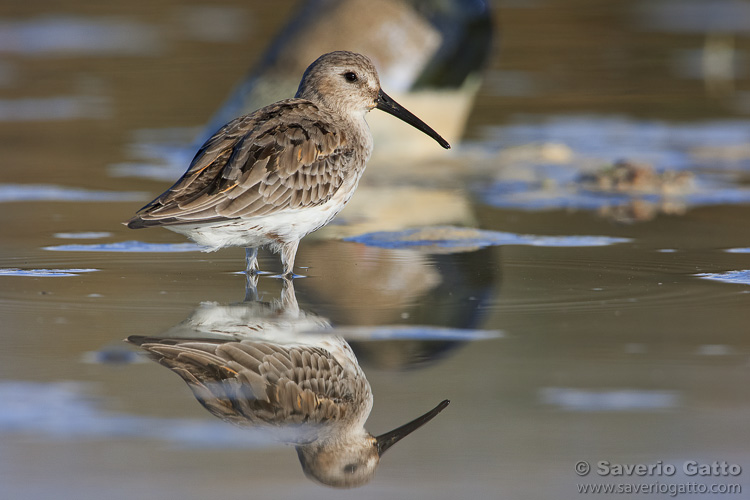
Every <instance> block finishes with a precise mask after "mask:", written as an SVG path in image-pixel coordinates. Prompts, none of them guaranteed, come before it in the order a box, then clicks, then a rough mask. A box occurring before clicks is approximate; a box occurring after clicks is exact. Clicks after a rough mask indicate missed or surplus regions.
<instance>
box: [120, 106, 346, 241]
mask: <svg viewBox="0 0 750 500" xmlns="http://www.w3.org/2000/svg"><path fill="white" fill-rule="evenodd" d="M353 157H354V150H353V147H352V145H351V144H349V142H348V141H347V137H346V135H345V133H344V132H343V131H342V130H340V129H338V128H337V127H334V126H333V125H332V124H331V116H330V114H328V113H326V112H323V111H321V110H320V109H319V108H318V107H317V106H315V105H314V104H313V103H311V102H310V101H305V100H302V99H289V100H286V101H280V102H278V103H275V104H272V105H270V106H267V107H265V108H262V109H260V110H258V111H256V112H255V113H252V114H250V115H245V116H242V117H240V118H237V119H235V120H233V121H231V122H229V123H228V124H227V125H225V126H224V127H222V128H221V130H219V131H218V132H217V133H216V134H215V135H214V136H213V137H211V138H210V139H209V140H208V141H206V143H205V144H204V145H203V146H202V147H201V149H200V150H199V151H198V153H197V154H196V155H195V158H194V159H193V161H192V163H191V164H190V168H188V170H187V172H185V174H184V175H183V176H182V177H181V178H180V180H178V181H177V182H176V183H175V184H174V185H173V186H172V187H171V188H169V189H168V190H167V191H166V192H164V193H163V194H162V195H161V196H159V197H158V198H156V199H155V200H154V201H152V202H151V203H149V204H148V205H146V206H145V207H143V208H142V209H141V210H140V211H139V212H138V214H137V215H136V216H135V217H133V218H132V219H131V220H130V221H129V222H128V227H131V228H134V229H135V228H141V227H149V226H160V225H167V224H186V223H194V222H213V221H221V220H227V219H234V218H238V217H252V216H260V215H268V214H271V213H274V212H277V211H279V210H285V209H294V208H302V207H307V206H313V205H319V204H322V203H325V202H326V201H328V200H329V199H330V198H331V197H332V196H333V195H334V193H335V192H336V191H337V190H338V189H339V188H340V187H341V185H342V184H343V182H344V178H345V176H346V174H347V172H348V170H349V168H351V167H350V166H351V165H352V160H353Z"/></svg>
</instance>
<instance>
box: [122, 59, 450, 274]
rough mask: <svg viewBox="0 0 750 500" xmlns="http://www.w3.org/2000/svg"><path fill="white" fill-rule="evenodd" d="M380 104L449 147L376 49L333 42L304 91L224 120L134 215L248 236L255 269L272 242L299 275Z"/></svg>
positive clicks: (135, 223)
mask: <svg viewBox="0 0 750 500" xmlns="http://www.w3.org/2000/svg"><path fill="white" fill-rule="evenodd" d="M351 75H354V76H351ZM376 107H378V108H380V109H383V110H384V111H386V112H388V113H391V114H393V115H394V116H397V117H399V118H401V119H403V120H404V121H406V122H407V123H410V124H412V125H414V126H415V127H417V128H418V129H420V130H422V131H423V132H425V133H427V134H428V135H430V136H432V137H433V138H435V140H437V141H438V142H439V143H440V144H441V145H442V146H443V147H449V146H448V144H447V142H445V141H444V140H443V139H442V138H441V137H440V136H439V135H438V134H437V133H436V132H434V131H433V130H432V129H430V128H429V127H427V125H425V124H424V123H422V122H421V121H420V120H419V119H418V118H416V117H415V116H414V115H411V113H409V112H408V111H406V110H404V109H403V108H401V107H400V106H399V105H398V104H396V103H395V102H394V101H393V100H391V99H390V98H389V97H388V96H387V95H386V94H384V93H383V92H382V90H381V89H380V81H379V79H378V75H377V71H376V70H375V67H374V65H373V64H372V62H371V61H370V60H369V59H368V58H367V57H365V56H362V55H360V54H355V53H352V52H343V51H339V52H332V53H329V54H325V55H323V56H321V57H320V58H318V60H316V61H315V62H314V63H313V64H311V65H310V67H308V69H307V70H306V71H305V74H304V75H303V77H302V81H301V83H300V87H299V90H298V91H297V95H296V97H295V98H293V99H287V100H284V101H279V102H277V103H274V104H271V105H269V106H266V107H264V108H261V109H259V110H258V111H255V112H254V113H251V114H249V115H245V116H242V117H239V118H236V119H235V120H232V121H231V122H229V123H228V124H226V125H225V126H224V127H222V128H221V129H220V130H219V131H218V132H217V133H216V134H214V136H213V137H211V138H210V139H209V140H208V141H207V142H206V143H205V144H204V145H203V146H202V147H201V148H200V150H199V151H198V153H197V154H196V155H195V158H194V159H193V161H192V163H191V164H190V167H189V168H188V170H187V172H185V174H184V175H183V176H182V178H180V179H179V180H178V181H177V182H176V183H175V184H174V185H173V186H172V187H171V188H169V189H168V190H167V191H165V192H164V193H163V194H162V195H161V196H159V197H158V198H156V199H155V200H153V201H152V202H151V203H149V204H148V205H146V206H145V207H143V208H142V209H141V210H140V211H139V212H138V213H137V214H136V216H135V217H133V218H132V219H131V220H130V221H128V223H127V225H128V227H130V228H133V229H139V228H144V227H152V226H164V227H166V228H168V229H171V230H173V231H176V232H179V233H182V234H185V235H186V236H188V237H189V238H190V239H192V240H193V241H195V242H196V243H198V244H199V245H201V246H203V247H204V248H205V249H206V250H207V251H212V250H217V249H219V248H223V247H227V246H244V247H246V248H248V249H250V250H249V251H248V254H247V255H248V263H247V270H248V271H249V272H253V271H255V270H256V269H257V265H256V262H255V250H254V249H257V248H258V247H260V246H270V247H271V248H272V249H273V250H274V251H277V252H278V251H281V252H282V262H283V265H284V274H287V275H291V274H293V266H294V259H295V255H296V251H297V246H298V244H299V241H300V240H301V239H302V238H303V237H304V236H306V235H307V234H309V233H311V232H312V231H315V230H317V229H319V228H320V227H322V226H324V225H326V224H328V223H329V222H330V221H331V220H332V219H333V218H334V217H335V216H336V214H338V212H339V211H341V209H343V207H344V206H345V205H346V203H347V202H348V201H349V199H350V198H351V196H352V194H353V193H354V190H355V189H356V188H357V184H358V182H359V179H360V177H361V175H362V173H363V172H364V169H365V165H366V163H367V161H368V159H369V158H370V154H371V153H372V147H373V145H372V137H371V135H370V132H369V128H368V127H367V123H366V122H365V119H364V117H365V114H366V113H367V112H368V111H370V110H371V109H373V108H376Z"/></svg>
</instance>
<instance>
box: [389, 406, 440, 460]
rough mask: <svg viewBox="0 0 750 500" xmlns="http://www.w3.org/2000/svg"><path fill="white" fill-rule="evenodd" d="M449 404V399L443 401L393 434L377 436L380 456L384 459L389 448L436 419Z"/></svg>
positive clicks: (394, 430)
mask: <svg viewBox="0 0 750 500" xmlns="http://www.w3.org/2000/svg"><path fill="white" fill-rule="evenodd" d="M448 404H450V401H448V400H447V399H446V400H444V401H441V402H440V404H439V405H437V406H436V407H435V408H433V409H432V410H430V411H428V412H427V413H425V414H424V415H422V416H421V417H418V418H415V419H414V420H412V421H411V422H409V423H408V424H404V425H402V426H401V427H399V428H397V429H393V430H392V431H391V432H386V433H385V434H382V435H380V436H377V437H376V438H375V443H376V446H377V448H378V455H379V456H381V457H382V456H383V453H385V452H386V450H387V449H388V448H390V447H391V446H393V445H394V444H396V443H398V442H399V441H401V440H402V439H403V438H405V437H406V436H408V435H409V434H411V433H412V432H414V431H416V430H417V429H419V428H420V427H422V426H423V425H424V424H426V423H427V422H429V421H430V420H432V419H433V418H435V416H436V415H437V414H438V413H440V412H441V411H443V410H444V409H445V407H446V406H448Z"/></svg>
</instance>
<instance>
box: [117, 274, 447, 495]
mask: <svg viewBox="0 0 750 500" xmlns="http://www.w3.org/2000/svg"><path fill="white" fill-rule="evenodd" d="M328 328H330V325H329V324H328V323H327V321H326V320H325V319H324V318H317V317H316V316H315V315H313V314H311V313H305V312H303V311H301V310H300V309H299V307H298V305H297V301H296V296H295V294H294V288H293V285H292V281H291V280H285V281H284V288H283V290H282V296H281V300H280V301H273V302H271V303H265V302H260V301H257V300H255V301H247V302H243V303H241V304H235V305H233V306H220V305H218V304H210V303H206V304H202V305H201V308H200V312H197V313H196V314H194V315H193V316H191V318H190V319H189V320H187V321H185V322H183V323H181V324H180V325H179V327H177V328H173V329H171V330H169V331H168V332H167V333H166V335H165V336H162V337H142V336H132V337H129V338H128V339H127V340H128V341H129V342H131V343H133V344H136V345H138V346H140V347H141V348H142V349H144V350H145V351H146V352H147V353H148V355H149V356H150V357H151V358H152V359H154V360H155V361H157V362H158V363H160V364H161V365H163V366H166V367H167V368H169V369H170V370H172V371H173V372H175V373H176V374H178V375H179V376H180V377H182V379H183V380H184V381H185V382H186V383H187V384H188V386H189V387H190V389H191V390H192V391H193V394H194V395H195V397H196V399H197V400H198V401H199V402H200V403H201V404H202V405H203V406H204V407H205V408H206V409H207V410H208V411H209V412H211V413H212V414H213V415H215V416H217V417H219V418H220V419H222V420H224V421H226V422H229V423H232V424H235V425H238V426H241V427H245V428H248V427H249V428H256V429H263V431H264V433H266V434H268V435H270V436H273V437H274V438H275V439H277V440H279V441H282V442H285V443H290V444H294V445H295V447H296V449H297V456H298V458H299V460H300V463H301V464H302V469H303V471H304V472H305V474H306V475H307V476H308V477H309V478H310V479H313V480H314V481H317V482H319V483H322V484H325V485H327V486H334V487H342V488H351V487H355V486H361V485H363V484H365V483H367V482H368V481H370V480H371V479H372V478H373V476H374V475H375V471H376V469H377V466H378V463H379V462H380V457H381V456H382V455H383V453H385V451H386V450H388V449H389V448H390V447H392V446H393V445H394V444H396V443H397V442H398V441H399V440H401V439H402V438H403V437H405V436H407V435H408V434H410V433H411V432H413V431H415V430H416V429H418V428H419V427H421V426H422V425H424V424H425V423H427V422H428V421H429V420H431V419H432V418H433V417H435V416H436V415H437V414H438V413H440V412H441V411H442V410H443V409H444V408H445V407H446V406H448V401H447V400H446V401H443V402H441V403H440V404H438V405H437V406H436V407H435V408H433V409H432V410H430V411H429V412H427V413H425V414H424V415H422V416H420V417H418V418H417V419H415V420H412V421H411V422H409V423H407V424H405V425H402V426H400V427H398V428H396V429H394V430H392V431H390V432H387V433H385V434H382V435H380V436H377V437H376V436H373V435H372V434H370V433H369V432H367V431H366V430H365V428H364V425H365V421H366V420H367V417H368V416H369V414H370V411H371V410H372V406H373V395H372V390H371V388H370V383H369V382H368V381H367V378H366V377H365V374H364V372H363V371H362V369H361V368H360V366H359V363H358V362H357V358H356V356H355V355H354V352H353V351H352V349H351V347H350V346H349V344H348V343H347V341H346V340H344V339H343V338H342V337H340V336H337V335H333V334H327V333H326V332H325V330H326V329H328ZM170 335H179V337H178V336H170Z"/></svg>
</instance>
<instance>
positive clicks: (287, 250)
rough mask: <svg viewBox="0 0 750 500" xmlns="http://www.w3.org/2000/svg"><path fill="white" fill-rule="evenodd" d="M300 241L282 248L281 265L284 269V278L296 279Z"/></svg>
mask: <svg viewBox="0 0 750 500" xmlns="http://www.w3.org/2000/svg"><path fill="white" fill-rule="evenodd" d="M298 246H299V240H296V241H291V242H287V243H284V246H283V247H281V265H282V266H283V267H284V271H283V272H282V274H283V275H284V276H289V277H291V278H293V277H294V258H295V257H296V256H297V247H298Z"/></svg>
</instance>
